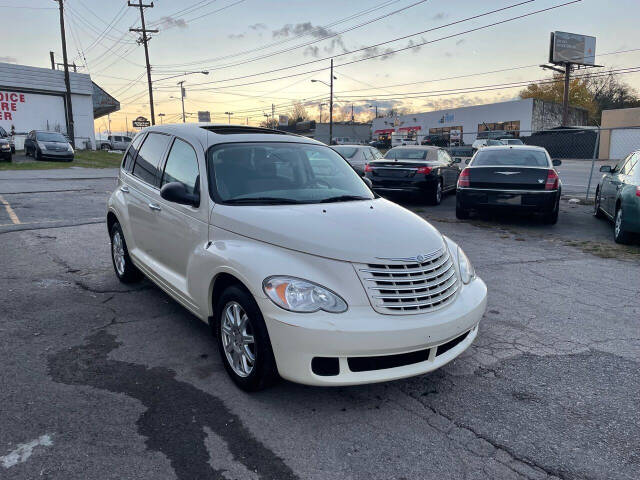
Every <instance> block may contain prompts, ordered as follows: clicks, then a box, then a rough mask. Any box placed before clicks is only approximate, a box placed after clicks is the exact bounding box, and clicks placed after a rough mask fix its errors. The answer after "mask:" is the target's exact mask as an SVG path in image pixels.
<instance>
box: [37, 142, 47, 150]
mask: <svg viewBox="0 0 640 480" xmlns="http://www.w3.org/2000/svg"><path fill="white" fill-rule="evenodd" d="M38 146H39V147H40V150H46V149H47V146H46V145H45V144H44V143H42V142H38Z"/></svg>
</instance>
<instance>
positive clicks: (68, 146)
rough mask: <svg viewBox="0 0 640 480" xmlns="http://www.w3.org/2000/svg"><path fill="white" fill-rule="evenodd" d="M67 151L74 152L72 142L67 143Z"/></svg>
mask: <svg viewBox="0 0 640 480" xmlns="http://www.w3.org/2000/svg"><path fill="white" fill-rule="evenodd" d="M67 151H68V152H71V153H73V147H72V146H71V144H68V145H67Z"/></svg>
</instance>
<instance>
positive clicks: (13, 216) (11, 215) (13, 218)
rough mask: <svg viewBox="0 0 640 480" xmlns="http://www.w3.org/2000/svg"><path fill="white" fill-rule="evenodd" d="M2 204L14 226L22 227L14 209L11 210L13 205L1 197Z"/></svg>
mask: <svg viewBox="0 0 640 480" xmlns="http://www.w3.org/2000/svg"><path fill="white" fill-rule="evenodd" d="M0 203H2V204H3V205H4V209H5V210H6V211H7V213H8V214H9V218H10V219H11V221H12V222H13V224H14V225H20V219H19V218H18V216H17V215H16V212H14V211H13V208H11V205H9V202H7V201H6V200H5V199H4V197H3V196H2V195H0Z"/></svg>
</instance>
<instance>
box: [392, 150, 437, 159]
mask: <svg viewBox="0 0 640 480" xmlns="http://www.w3.org/2000/svg"><path fill="white" fill-rule="evenodd" d="M427 153H429V151H428V150H421V149H418V148H392V149H391V150H389V151H388V152H387V154H386V155H385V156H384V158H388V159H391V160H393V159H396V158H404V159H406V160H424V159H425V158H427Z"/></svg>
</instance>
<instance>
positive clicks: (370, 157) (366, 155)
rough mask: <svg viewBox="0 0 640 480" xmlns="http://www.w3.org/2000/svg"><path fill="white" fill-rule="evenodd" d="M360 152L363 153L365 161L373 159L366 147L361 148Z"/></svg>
mask: <svg viewBox="0 0 640 480" xmlns="http://www.w3.org/2000/svg"><path fill="white" fill-rule="evenodd" d="M362 154H363V155H364V159H365V161H367V162H370V161H371V160H373V156H372V155H371V152H370V151H369V149H368V148H364V149H363V150H362Z"/></svg>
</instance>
